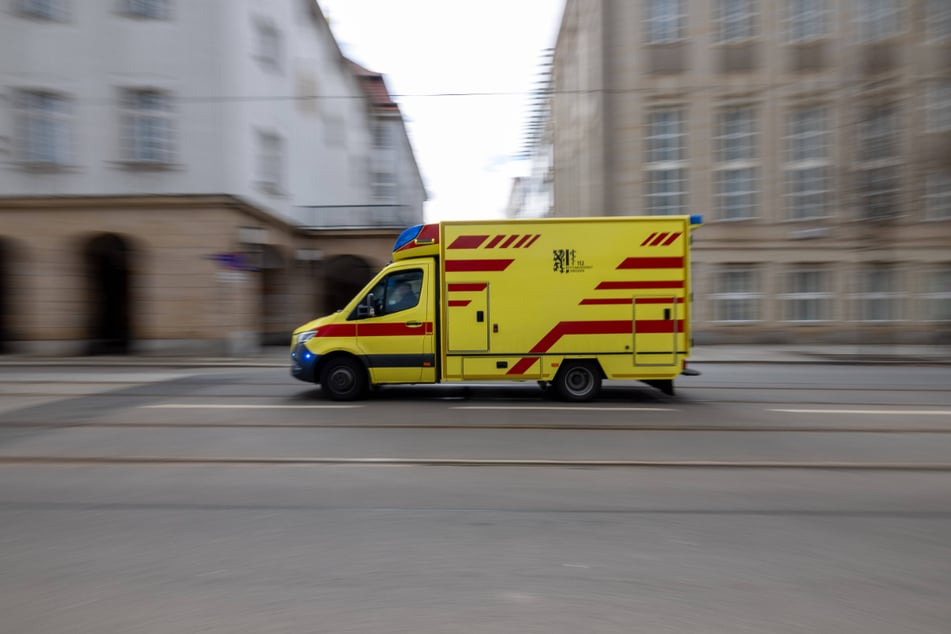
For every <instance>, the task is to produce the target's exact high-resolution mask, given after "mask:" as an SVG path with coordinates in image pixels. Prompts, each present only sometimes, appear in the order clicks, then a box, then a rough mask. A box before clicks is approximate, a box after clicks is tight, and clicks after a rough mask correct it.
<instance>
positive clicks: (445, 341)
mask: <svg viewBox="0 0 951 634" xmlns="http://www.w3.org/2000/svg"><path fill="white" fill-rule="evenodd" d="M699 224H700V220H699V217H697V216H644V217H631V216H626V217H610V218H577V219H575V218H564V219H560V218H545V219H537V220H498V221H478V222H476V221H459V222H442V223H438V224H427V225H418V226H415V227H412V228H410V229H407V230H406V231H404V232H403V233H402V234H401V235H400V237H399V239H398V240H397V242H396V244H395V245H394V249H393V262H392V263H391V264H389V265H388V266H387V267H385V268H384V269H383V270H382V271H381V272H380V273H379V274H378V275H377V276H376V277H375V278H374V279H373V280H372V281H371V282H370V283H369V284H368V285H367V286H366V288H365V289H364V290H363V291H361V293H359V294H358V295H357V296H356V297H354V298H353V299H352V300H351V301H350V303H349V304H348V305H347V306H346V307H345V308H344V309H343V310H341V311H338V312H337V313H334V314H332V315H329V316H326V317H322V318H320V319H317V320H314V321H312V322H309V323H307V324H305V325H303V326H301V327H300V328H298V329H297V330H295V331H294V334H293V340H292V342H291V356H292V374H293V375H294V376H295V377H297V378H299V379H301V380H304V381H310V382H315V383H320V384H321V386H322V389H323V391H324V392H325V393H326V394H327V395H328V396H330V397H331V398H334V399H338V400H349V399H354V398H359V397H361V396H363V395H364V394H365V393H366V391H367V389H368V388H369V387H370V386H376V385H385V384H394V383H404V384H405V383H438V382H455V381H480V382H485V381H538V382H539V383H540V384H541V385H543V386H547V385H552V386H553V387H554V388H555V389H556V390H557V392H558V394H559V395H560V396H562V397H563V398H566V399H568V400H574V401H585V400H590V399H592V398H594V397H595V396H596V395H597V393H598V390H599V389H600V386H601V382H602V380H603V379H608V380H628V381H632V380H633V381H643V382H645V383H647V384H649V385H653V386H655V387H658V388H659V389H661V390H663V391H665V392H667V393H669V394H672V393H673V379H674V377H676V376H678V375H680V374H681V373H682V372H683V371H684V369H685V360H686V357H687V356H688V354H689V352H690V297H691V295H690V257H689V247H690V232H691V230H692V229H693V228H695V227H696V226H698V225H699Z"/></svg>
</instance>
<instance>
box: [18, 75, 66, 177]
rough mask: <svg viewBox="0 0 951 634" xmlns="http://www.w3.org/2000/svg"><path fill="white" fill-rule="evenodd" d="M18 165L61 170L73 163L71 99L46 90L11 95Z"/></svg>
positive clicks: (27, 89)
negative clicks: (12, 96) (12, 97)
mask: <svg viewBox="0 0 951 634" xmlns="http://www.w3.org/2000/svg"><path fill="white" fill-rule="evenodd" d="M14 120H15V121H16V133H15V134H16V136H15V138H16V145H15V149H16V154H15V156H16V157H17V162H18V163H20V164H21V165H24V166H27V167H33V168H44V169H61V168H64V167H69V166H71V165H72V162H73V147H72V145H73V136H72V135H73V109H72V98H71V97H70V96H69V95H67V94H66V93H63V92H60V91H57V90H51V89H45V88H22V89H16V90H15V92H14Z"/></svg>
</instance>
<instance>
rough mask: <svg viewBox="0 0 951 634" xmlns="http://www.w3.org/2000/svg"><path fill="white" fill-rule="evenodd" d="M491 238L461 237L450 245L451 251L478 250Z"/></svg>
mask: <svg viewBox="0 0 951 634" xmlns="http://www.w3.org/2000/svg"><path fill="white" fill-rule="evenodd" d="M488 239H489V236H459V237H458V238H456V239H455V240H453V241H452V244H450V245H449V248H450V249H478V248H479V247H481V246H482V243H483V242H485V241H486V240H488Z"/></svg>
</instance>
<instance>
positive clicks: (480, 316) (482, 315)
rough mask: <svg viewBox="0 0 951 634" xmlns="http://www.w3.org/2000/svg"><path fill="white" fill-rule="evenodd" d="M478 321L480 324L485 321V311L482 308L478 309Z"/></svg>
mask: <svg viewBox="0 0 951 634" xmlns="http://www.w3.org/2000/svg"><path fill="white" fill-rule="evenodd" d="M476 321H477V322H479V323H480V324H481V323H482V322H483V321H485V312H484V311H481V310H477V311H476Z"/></svg>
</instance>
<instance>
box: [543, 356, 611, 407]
mask: <svg viewBox="0 0 951 634" xmlns="http://www.w3.org/2000/svg"><path fill="white" fill-rule="evenodd" d="M554 384H555V391H557V392H558V396H560V397H561V398H563V399H565V400H566V401H575V402H583V401H591V400H594V398H595V397H597V395H598V392H600V391H601V372H600V370H599V368H598V366H597V365H596V364H594V363H571V364H568V365H563V366H562V367H561V369H560V370H559V371H558V374H556V375H555V381H554Z"/></svg>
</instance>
